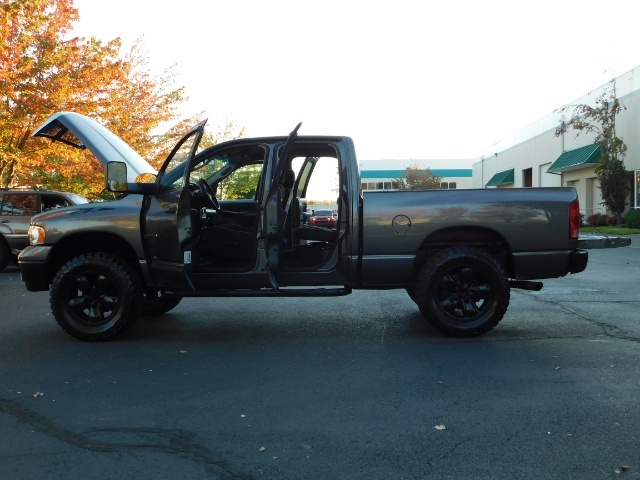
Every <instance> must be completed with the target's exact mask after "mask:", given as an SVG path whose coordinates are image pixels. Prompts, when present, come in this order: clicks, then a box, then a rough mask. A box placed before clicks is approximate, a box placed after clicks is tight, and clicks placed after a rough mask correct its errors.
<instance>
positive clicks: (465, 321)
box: [416, 247, 510, 337]
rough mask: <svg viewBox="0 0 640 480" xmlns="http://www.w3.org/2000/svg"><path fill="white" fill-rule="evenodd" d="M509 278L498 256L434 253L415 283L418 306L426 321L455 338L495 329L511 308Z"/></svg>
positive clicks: (471, 252)
mask: <svg viewBox="0 0 640 480" xmlns="http://www.w3.org/2000/svg"><path fill="white" fill-rule="evenodd" d="M509 296H510V289H509V279H508V278H507V274H506V272H505V271H504V268H503V267H502V265H501V264H500V262H498V260H496V258H495V257H493V256H492V255H490V254H489V253H487V252H485V251H484V250H480V249H477V248H468V247H461V248H451V249H447V250H443V251H441V252H439V253H437V254H435V255H434V256H433V257H432V258H431V259H430V260H429V261H428V262H427V264H426V265H425V266H424V267H423V268H422V271H421V272H420V274H419V275H418V279H417V282H416V303H417V304H418V306H419V307H420V311H421V312H422V314H423V315H424V317H425V318H426V320H427V321H428V322H429V323H430V324H431V325H432V326H433V327H435V328H437V329H438V330H440V331H442V332H445V333H448V334H450V335H455V336H463V337H468V336H474V335H479V334H481V333H485V332H487V331H489V330H491V329H492V328H493V327H495V326H496V325H497V324H498V322H500V320H501V319H502V317H503V316H504V314H505V313H506V311H507V307H508V306H509Z"/></svg>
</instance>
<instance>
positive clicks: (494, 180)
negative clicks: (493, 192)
mask: <svg viewBox="0 0 640 480" xmlns="http://www.w3.org/2000/svg"><path fill="white" fill-rule="evenodd" d="M513 178H514V177H513V168H510V169H509V170H505V171H504V172H498V173H496V174H495V175H494V176H493V177H491V180H489V182H488V183H487V184H486V185H485V187H499V186H500V185H508V184H510V183H513Z"/></svg>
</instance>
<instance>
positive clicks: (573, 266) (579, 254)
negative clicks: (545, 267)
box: [569, 250, 589, 273]
mask: <svg viewBox="0 0 640 480" xmlns="http://www.w3.org/2000/svg"><path fill="white" fill-rule="evenodd" d="M588 262H589V252H587V251H586V250H576V251H575V252H573V255H571V260H570V261H569V273H580V272H583V271H584V269H585V268H587V263H588Z"/></svg>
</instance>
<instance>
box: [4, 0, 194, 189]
mask: <svg viewBox="0 0 640 480" xmlns="http://www.w3.org/2000/svg"><path fill="white" fill-rule="evenodd" d="M78 18H79V17H78V10H77V9H76V8H74V6H73V0H7V1H5V2H4V3H2V4H1V5H0V187H6V186H9V185H12V184H26V185H30V186H34V185H44V186H49V187H56V188H60V189H64V190H71V191H76V192H78V193H85V194H88V193H89V194H90V193H91V192H96V191H100V190H102V187H103V174H102V168H101V167H100V165H99V163H98V162H97V161H95V160H88V159H89V158H91V159H92V158H93V157H91V155H90V154H88V153H87V152H86V151H80V150H77V151H76V150H75V149H69V148H63V149H60V148H59V147H57V146H55V145H52V144H51V143H49V142H47V143H46V144H45V143H42V142H41V141H40V140H39V139H34V138H30V135H31V133H32V132H33V130H34V129H35V128H36V127H37V126H38V125H39V124H40V123H41V122H43V121H44V120H45V119H46V118H48V117H49V116H50V115H52V114H53V113H56V112H58V111H75V112H78V113H82V114H85V115H88V116H91V117H93V118H95V119H96V120H97V121H98V122H100V123H102V124H103V125H105V126H106V127H107V128H109V129H110V130H112V131H113V132H114V133H115V134H117V135H119V136H121V138H123V140H124V141H126V142H127V143H129V144H130V145H131V146H132V147H133V148H134V149H136V150H137V151H138V152H139V153H140V154H141V155H142V156H144V157H146V158H147V159H148V160H149V161H150V162H152V163H156V164H157V163H158V158H160V156H161V152H162V151H166V145H165V144H163V142H162V141H159V140H158V138H157V137H155V136H154V134H153V132H154V130H155V129H157V127H158V126H159V125H162V124H164V123H168V122H174V121H175V120H176V119H177V118H178V112H177V107H178V105H179V104H180V103H181V102H183V101H184V100H186V96H185V93H184V88H183V87H180V88H175V87H174V81H175V74H174V73H173V71H172V70H171V69H169V70H167V71H166V72H165V75H163V76H162V77H154V76H153V75H152V74H151V73H150V72H149V70H148V69H147V67H146V64H147V58H146V56H145V53H144V50H143V48H142V46H141V44H140V42H137V43H136V44H135V45H134V46H133V47H132V49H131V51H130V52H129V53H128V54H126V55H124V56H123V55H121V51H120V50H121V41H120V39H119V38H116V39H114V40H111V41H110V42H107V43H103V42H101V41H99V40H97V39H95V38H90V39H86V38H84V37H82V38H78V37H74V38H68V34H69V32H70V31H71V28H72V24H73V23H74V22H76V21H77V20H78ZM189 123H191V121H189ZM154 160H156V161H155V162H154ZM88 165H89V168H88V167H87V166H88Z"/></svg>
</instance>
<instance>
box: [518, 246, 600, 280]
mask: <svg viewBox="0 0 640 480" xmlns="http://www.w3.org/2000/svg"><path fill="white" fill-rule="evenodd" d="M588 260H589V253H588V252H587V251H586V250H564V251H553V252H520V253H514V254H513V263H514V267H515V278H516V279H518V280H534V279H543V278H557V277H564V276H565V275H566V274H567V273H578V272H582V271H583V270H584V269H585V268H587V262H588Z"/></svg>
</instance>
